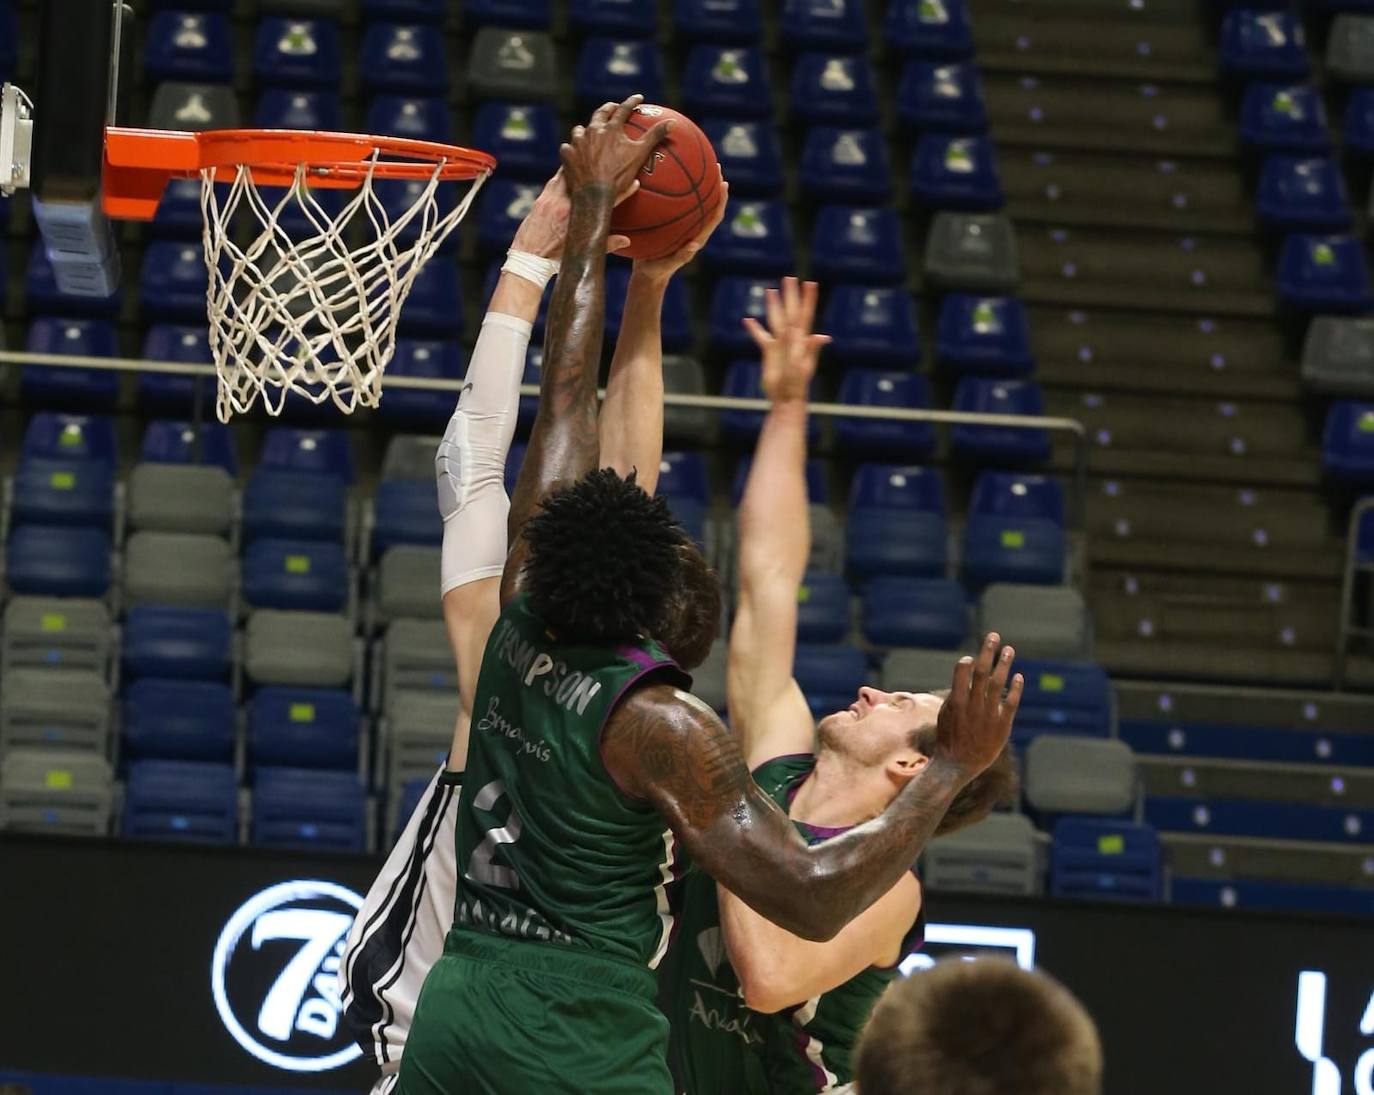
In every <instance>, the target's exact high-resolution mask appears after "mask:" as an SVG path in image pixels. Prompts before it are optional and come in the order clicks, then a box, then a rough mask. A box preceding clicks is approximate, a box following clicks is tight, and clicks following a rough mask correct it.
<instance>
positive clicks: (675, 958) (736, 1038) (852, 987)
mask: <svg viewBox="0 0 1374 1095" xmlns="http://www.w3.org/2000/svg"><path fill="white" fill-rule="evenodd" d="M815 764H816V760H815V757H813V756H812V755H810V754H809V753H808V754H802V755H798V756H790V757H778V758H776V759H774V760H770V761H767V762H766V763H764V764H761V765H760V766H759V767H758V768H757V769H756V770H755V772H754V780H755V782H757V783H758V784H759V786H760V787H762V788H763V790H764V791H765V792H766V793H767V794H768V796H769V797H770V798H772V799H773V801H774V802H776V803H777V804H778V805H779V806H781V807H782V808H783V809H784V810H786V809H787V808H788V806H789V805H790V804H791V801H792V796H793V795H794V794H795V793H796V790H797V788H798V787H800V786H801V784H802V782H803V781H804V780H805V779H806V777H807V776H808V775H810V774H811V770H812V768H814V767H815ZM793 824H794V825H796V827H797V830H798V831H799V832H800V833H801V834H802V836H803V837H805V838H806V840H807V841H808V842H809V843H812V844H815V843H818V842H819V841H822V840H826V839H828V838H830V837H832V836H838V835H839V834H840V833H842V832H844V831H845V830H844V829H828V828H822V827H820V826H813V825H807V824H805V823H804V822H799V821H796V822H793ZM682 891H683V892H682V912H681V916H680V919H679V927H678V937H677V940H676V942H675V943H674V946H673V948H672V950H671V951H670V953H669V956H668V959H667V961H666V962H665V963H664V969H663V972H662V973H661V975H660V1006H662V1007H663V1009H664V1011H665V1012H666V1013H667V1015H668V1020H669V1022H670V1023H671V1024H672V1031H673V1040H672V1045H671V1049H670V1060H671V1062H672V1064H673V1067H674V1069H675V1072H676V1074H677V1078H678V1080H679V1082H680V1083H681V1084H682V1086H683V1087H684V1090H685V1091H686V1092H687V1093H688V1095H707V1093H708V1092H727V1093H736V1092H738V1093H741V1095H744V1093H748V1095H759V1093H763V1092H768V1093H770V1095H801V1093H803V1092H823V1091H833V1090H836V1089H840V1088H843V1087H844V1085H846V1084H848V1083H851V1082H852V1081H853V1078H854V1075H853V1064H852V1060H851V1058H852V1055H853V1052H854V1047H855V1044H856V1043H857V1042H858V1039H859V1032H860V1031H862V1030H863V1027H864V1024H865V1023H866V1022H868V1016H869V1013H870V1012H871V1011H872V1010H873V1006H874V1004H876V1003H877V1002H878V997H879V996H881V995H882V993H883V990H884V989H885V988H887V986H888V984H889V983H890V982H891V981H892V980H893V979H894V978H895V977H897V976H899V974H898V970H897V968H896V967H895V966H894V967H891V968H887V969H878V968H876V967H870V968H869V969H866V970H864V971H863V972H862V973H859V974H857V975H856V976H854V977H852V978H850V979H849V980H848V981H846V982H845V983H844V984H842V985H838V986H836V987H835V988H833V989H831V990H830V991H829V992H826V993H822V994H821V995H820V996H818V997H816V998H814V999H812V1000H807V1001H805V1002H803V1003H801V1004H798V1005H797V1006H796V1007H792V1008H787V1009H785V1010H783V1011H779V1012H777V1013H775V1014H773V1015H761V1014H759V1013H757V1012H754V1011H752V1010H750V1009H749V1008H747V1007H745V1006H744V1002H743V1001H742V1000H741V999H740V997H739V982H738V981H737V980H736V978H735V974H734V970H732V969H731V968H730V962H729V960H728V958H726V956H725V943H724V940H723V939H722V938H721V929H720V912H719V907H718V905H717V902H716V886H715V882H714V881H713V880H712V879H710V878H709V877H707V876H706V875H705V873H704V872H701V871H694V872H692V874H691V875H689V876H688V877H687V879H686V880H685V881H684V883H683V888H682ZM924 933H925V914H924V912H922V913H921V915H920V916H918V917H917V919H916V923H915V924H914V925H913V926H912V930H911V932H910V933H908V935H907V937H906V939H904V940H903V943H902V956H903V957H905V956H906V955H907V954H910V953H911V952H912V951H915V950H917V949H918V948H919V947H920V945H921V942H922V940H923V937H924ZM731 1076H734V1077H738V1079H734V1080H732V1079H730V1077H731Z"/></svg>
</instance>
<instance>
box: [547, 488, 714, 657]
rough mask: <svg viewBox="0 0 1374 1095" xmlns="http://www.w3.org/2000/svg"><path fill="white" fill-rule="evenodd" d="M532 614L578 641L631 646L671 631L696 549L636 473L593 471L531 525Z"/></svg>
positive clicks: (558, 496)
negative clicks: (686, 556)
mask: <svg viewBox="0 0 1374 1095" xmlns="http://www.w3.org/2000/svg"><path fill="white" fill-rule="evenodd" d="M524 536H525V539H526V540H528V541H529V557H528V559H527V560H526V562H525V568H524V588H525V589H526V590H527V591H528V593H529V597H530V607H531V608H533V609H534V611H535V612H536V613H537V614H538V615H539V616H540V618H541V619H543V621H544V622H545V623H546V624H548V626H549V627H550V628H552V629H553V631H554V632H555V634H557V635H558V636H559V637H560V638H562V639H564V640H566V641H572V642H630V641H633V640H635V639H638V638H642V637H644V636H648V635H657V634H659V632H660V631H662V630H663V629H664V625H665V623H666V622H667V615H668V610H669V608H670V605H671V603H672V601H673V594H674V591H675V590H676V589H677V587H678V585H679V583H680V579H681V568H682V548H683V546H684V545H685V544H688V543H690V542H691V541H690V537H689V536H688V534H687V532H686V530H685V529H684V528H683V527H682V526H681V525H680V524H678V522H677V520H676V519H674V517H673V514H672V511H671V510H669V508H668V503H667V502H665V501H664V500H663V499H662V498H654V497H651V496H650V495H648V494H646V493H645V492H644V490H643V489H642V488H641V487H640V486H639V484H638V483H636V482H635V473H634V472H630V474H629V475H628V476H626V477H625V478H621V477H620V476H619V475H618V474H616V472H615V471H614V470H612V469H611V468H602V469H601V470H599V471H592V472H588V473H587V474H586V475H584V476H583V477H582V478H581V479H579V480H578V481H577V482H576V483H573V484H572V485H571V486H569V487H564V488H563V489H562V490H559V491H556V492H555V493H553V494H551V495H549V497H548V498H546V499H545V500H544V503H543V505H542V506H541V507H540V510H539V512H538V513H536V514H535V515H534V516H532V517H531V518H530V519H529V521H527V522H526V523H525V530H524Z"/></svg>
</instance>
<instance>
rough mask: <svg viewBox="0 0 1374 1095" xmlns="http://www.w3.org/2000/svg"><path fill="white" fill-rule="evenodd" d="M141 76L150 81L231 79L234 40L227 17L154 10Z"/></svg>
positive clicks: (145, 43)
mask: <svg viewBox="0 0 1374 1095" xmlns="http://www.w3.org/2000/svg"><path fill="white" fill-rule="evenodd" d="M143 76H144V79H145V80H147V82H148V83H149V84H159V83H162V82H163V81H164V80H197V81H200V80H203V81H205V82H206V83H212V84H228V83H232V82H233V79H234V43H233V30H232V28H231V27H230V25H229V17H228V16H227V15H224V14H221V13H218V12H205V11H202V12H181V11H158V12H154V13H153V14H152V18H150V19H149V20H148V32H147V36H146V37H145V39H144V46H143Z"/></svg>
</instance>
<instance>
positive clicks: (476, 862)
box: [463, 779, 520, 890]
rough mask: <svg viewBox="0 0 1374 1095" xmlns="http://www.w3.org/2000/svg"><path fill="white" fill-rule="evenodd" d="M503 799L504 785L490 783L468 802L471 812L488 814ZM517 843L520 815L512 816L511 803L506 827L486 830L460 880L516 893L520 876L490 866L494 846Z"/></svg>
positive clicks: (494, 852)
mask: <svg viewBox="0 0 1374 1095" xmlns="http://www.w3.org/2000/svg"><path fill="white" fill-rule="evenodd" d="M505 797H506V785H505V783H504V782H503V781H501V780H499V779H494V780H492V781H491V782H490V783H488V784H487V785H486V786H485V787H483V788H482V789H481V790H480V791H478V792H477V797H476V798H474V799H473V800H472V808H473V809H474V810H483V811H490V810H491V809H492V807H494V806H495V805H496V804H497V803H498V802H500V801H501V799H503V798H505ZM519 839H520V815H519V814H517V813H516V812H515V804H514V803H512V804H511V809H510V813H509V814H508V815H507V817H506V823H505V824H504V825H502V826H499V827H493V828H490V829H488V830H487V831H486V835H485V836H484V837H482V843H481V844H479V845H477V847H476V848H474V849H473V852H472V858H471V859H469V860H468V869H467V870H466V871H464V872H463V877H465V878H468V879H471V880H472V881H473V882H481V883H484V884H486V885H488V886H499V887H501V889H503V890H518V889H519V888H520V876H519V875H517V874H516V873H515V871H514V869H513V868H511V867H503V866H501V865H500V864H499V863H495V862H493V859H494V857H495V855H496V847H497V845H498V844H514V843H515V842H516V841H517V840H519Z"/></svg>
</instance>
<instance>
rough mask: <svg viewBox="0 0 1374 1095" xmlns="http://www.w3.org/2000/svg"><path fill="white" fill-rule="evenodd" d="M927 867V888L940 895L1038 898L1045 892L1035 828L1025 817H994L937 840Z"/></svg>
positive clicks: (924, 861)
mask: <svg viewBox="0 0 1374 1095" xmlns="http://www.w3.org/2000/svg"><path fill="white" fill-rule="evenodd" d="M921 864H922V867H921V875H922V878H923V880H924V882H925V884H926V885H927V886H929V887H931V888H932V889H936V890H963V891H966V892H969V891H971V892H976V893H1002V894H1033V893H1036V892H1038V891H1039V889H1040V856H1039V849H1038V848H1037V846H1036V840H1035V827H1034V826H1033V825H1032V824H1031V823H1030V819H1029V818H1027V817H1025V816H1024V815H1023V814H1001V813H996V814H989V815H988V816H987V817H985V818H984V819H983V820H982V821H980V822H978V823H977V824H976V825H970V826H969V827H968V828H967V829H960V830H959V831H958V832H957V833H951V834H950V835H949V836H942V837H939V838H937V839H935V840H932V841H931V842H930V843H929V844H928V845H927V846H926V850H925V853H924V854H923V855H922V856H921Z"/></svg>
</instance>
